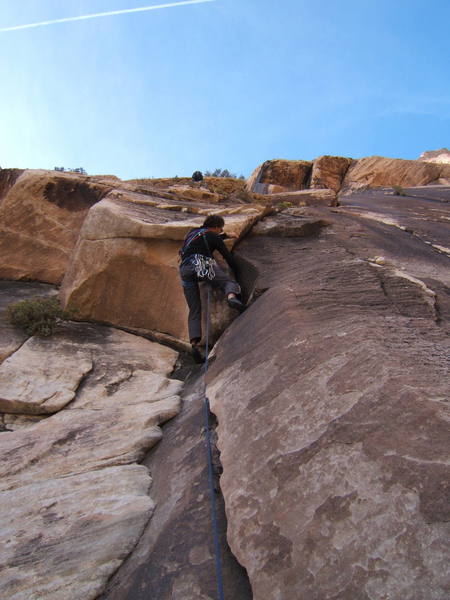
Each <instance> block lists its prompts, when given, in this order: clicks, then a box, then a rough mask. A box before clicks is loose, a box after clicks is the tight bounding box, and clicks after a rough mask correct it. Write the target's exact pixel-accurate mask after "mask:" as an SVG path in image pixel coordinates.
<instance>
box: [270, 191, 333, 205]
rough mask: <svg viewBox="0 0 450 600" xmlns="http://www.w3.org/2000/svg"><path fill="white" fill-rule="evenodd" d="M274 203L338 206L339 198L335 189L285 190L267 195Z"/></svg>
mask: <svg viewBox="0 0 450 600" xmlns="http://www.w3.org/2000/svg"><path fill="white" fill-rule="evenodd" d="M267 198H268V199H270V202H271V203H272V204H283V203H286V204H288V205H293V206H336V205H337V198H336V193H335V192H334V191H333V190H324V189H316V190H311V189H308V190H299V191H297V192H284V193H282V194H270V195H269V196H267Z"/></svg>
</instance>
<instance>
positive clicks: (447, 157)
mask: <svg viewBox="0 0 450 600" xmlns="http://www.w3.org/2000/svg"><path fill="white" fill-rule="evenodd" d="M418 160H421V161H424V162H433V163H438V164H444V165H448V164H450V150H449V149H448V148H441V149H440V150H427V152H422V154H421V155H420V156H419V158H418Z"/></svg>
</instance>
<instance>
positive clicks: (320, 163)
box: [311, 156, 353, 193]
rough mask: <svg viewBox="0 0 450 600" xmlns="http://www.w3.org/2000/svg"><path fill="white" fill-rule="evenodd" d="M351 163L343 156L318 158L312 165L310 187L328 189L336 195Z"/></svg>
mask: <svg viewBox="0 0 450 600" xmlns="http://www.w3.org/2000/svg"><path fill="white" fill-rule="evenodd" d="M352 162H353V161H352V159H351V158H345V157H343V156H319V158H316V159H315V161H314V163H313V168H312V174H311V187H312V188H328V189H330V190H333V191H334V192H336V193H337V192H339V190H340V189H341V186H342V181H343V180H344V177H345V174H346V173H347V170H348V168H349V167H350V165H351V164H352Z"/></svg>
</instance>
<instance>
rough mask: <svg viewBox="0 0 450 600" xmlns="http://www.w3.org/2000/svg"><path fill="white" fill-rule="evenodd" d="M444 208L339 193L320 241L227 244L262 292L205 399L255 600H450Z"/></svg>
mask: <svg viewBox="0 0 450 600" xmlns="http://www.w3.org/2000/svg"><path fill="white" fill-rule="evenodd" d="M433 189H434V188H433ZM431 193H433V192H431ZM434 193H436V194H437V191H435V192H434ZM439 193H440V195H441V198H442V194H443V191H442V190H440V191H439ZM448 194H449V191H448V190H447V200H448V198H449V196H448ZM417 196H419V194H418V195H417ZM383 198H386V201H385V202H384V204H383ZM392 205H394V207H395V208H394V209H391V208H390V207H391V206H392ZM448 206H449V205H448V201H445V198H442V199H438V198H436V199H434V200H433V199H432V198H428V199H425V200H423V199H421V198H420V197H415V198H412V197H408V198H407V202H406V200H405V202H404V204H399V205H396V204H395V200H393V197H392V196H390V197H389V198H388V197H387V196H385V194H384V192H382V191H379V192H367V193H364V194H362V193H360V194H354V195H353V196H350V197H348V198H345V202H344V204H343V206H342V208H337V209H336V208H335V209H333V211H332V212H330V211H329V210H328V211H327V213H326V217H327V218H328V219H330V220H331V221H332V223H331V226H330V227H327V228H325V229H323V230H322V232H321V233H320V235H319V236H318V237H317V236H316V237H310V238H304V237H302V238H299V239H296V238H287V237H278V238H277V237H270V238H269V237H264V236H252V237H250V238H248V239H247V240H245V241H244V242H243V243H242V244H241V247H240V252H241V254H242V255H243V256H244V257H245V258H246V259H247V260H249V261H251V262H252V263H253V264H254V265H255V266H256V267H257V268H258V270H259V278H258V281H257V287H258V288H259V289H260V290H261V291H263V290H266V291H265V292H264V293H263V294H262V296H260V297H259V298H258V300H257V301H256V302H255V303H254V304H253V305H252V306H251V307H250V308H249V309H247V311H246V312H245V313H244V314H243V315H241V316H240V317H239V318H238V319H237V320H236V321H235V322H234V323H233V324H232V325H231V327H230V328H229V329H228V331H227V332H226V333H225V335H224V336H223V337H222V338H221V340H220V342H219V344H218V346H217V349H216V358H215V361H214V363H213V364H212V366H211V368H210V371H209V373H208V376H207V394H208V397H209V398H210V400H211V404H212V408H213V410H214V412H215V414H216V415H217V417H218V422H219V427H218V444H219V448H220V451H221V461H222V465H223V469H224V472H223V475H222V477H221V488H222V491H223V493H224V497H225V503H226V510H227V515H228V539H229V542H230V546H231V549H232V551H233V552H234V554H235V555H236V557H237V558H238V560H239V562H240V563H241V564H242V565H243V566H244V567H245V568H246V569H247V572H248V574H249V577H250V581H251V585H252V589H253V598H254V600H275V599H280V598H283V599H284V598H286V599H287V598H308V599H311V600H323V598H339V599H341V600H354V599H355V598H358V599H359V598H361V599H363V598H364V599H365V600H375V599H377V600H378V599H381V598H391V599H393V600H394V599H395V600H397V599H402V600H445V599H446V598H447V597H448V595H449V579H448V563H449V559H450V549H449V545H448V536H449V534H450V526H449V517H450V514H449V506H450V503H449V496H448V493H449V487H448V482H449V475H450V472H449V466H448V465H449V462H448V459H449V456H450V447H449V439H450V437H449V425H448V402H447V398H448V373H449V366H450V365H449V356H450V352H449V350H450V343H449V332H450V296H449V291H448V290H449V283H450V278H449V270H448V264H449V263H448V261H449V258H448V256H447V255H446V253H444V252H441V251H438V250H436V249H435V248H433V245H432V244H431V243H430V242H431V240H433V242H438V241H439V239H440V236H441V235H442V234H441V231H442V230H443V229H444V228H446V231H447V239H448V232H449V220H448V217H450V214H449V213H448ZM376 207H378V210H377V209H376ZM322 210H325V209H322ZM318 211H319V209H315V215H317V212H318ZM364 212H366V213H367V215H366V216H364V214H363V213H364ZM304 214H305V216H306V214H307V210H306V209H305V212H304ZM436 215H440V216H441V217H442V220H441V221H439V222H436V221H435V217H436ZM283 217H285V215H283ZM324 217H325V214H324ZM412 227H414V228H412ZM381 257H382V258H381ZM273 265H276V268H273Z"/></svg>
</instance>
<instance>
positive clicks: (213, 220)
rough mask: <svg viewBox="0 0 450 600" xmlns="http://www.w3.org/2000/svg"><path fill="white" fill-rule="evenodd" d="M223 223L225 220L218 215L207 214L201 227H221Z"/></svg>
mask: <svg viewBox="0 0 450 600" xmlns="http://www.w3.org/2000/svg"><path fill="white" fill-rule="evenodd" d="M224 225H225V221H224V220H223V218H222V217H221V216H220V215H209V217H206V219H205V221H204V223H203V225H202V227H207V228H208V227H223V226H224Z"/></svg>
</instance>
